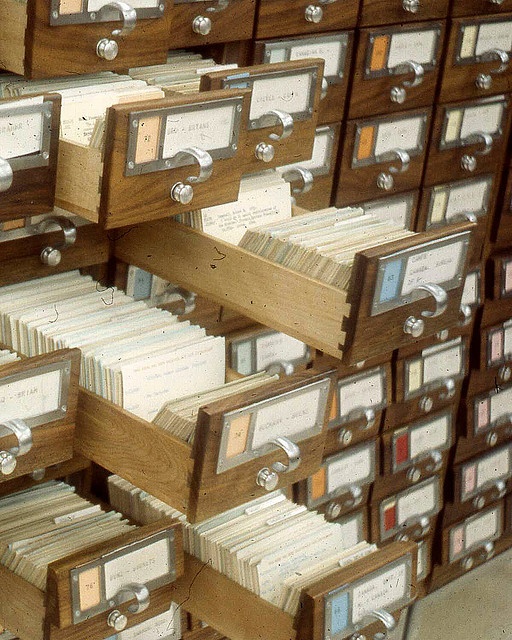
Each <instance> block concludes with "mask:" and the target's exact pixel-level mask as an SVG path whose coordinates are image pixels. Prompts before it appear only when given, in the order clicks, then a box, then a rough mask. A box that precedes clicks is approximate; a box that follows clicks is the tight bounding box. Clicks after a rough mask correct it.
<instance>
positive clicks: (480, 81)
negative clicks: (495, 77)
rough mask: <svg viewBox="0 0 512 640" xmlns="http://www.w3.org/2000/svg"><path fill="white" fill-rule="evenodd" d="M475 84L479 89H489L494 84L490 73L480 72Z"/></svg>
mask: <svg viewBox="0 0 512 640" xmlns="http://www.w3.org/2000/svg"><path fill="white" fill-rule="evenodd" d="M475 85H476V86H477V88H478V89H483V90H484V91H487V89H490V88H491V86H492V76H491V75H490V74H489V73H479V74H478V75H477V77H476V80H475Z"/></svg>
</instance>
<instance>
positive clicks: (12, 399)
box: [0, 370, 62, 422]
mask: <svg viewBox="0 0 512 640" xmlns="http://www.w3.org/2000/svg"><path fill="white" fill-rule="evenodd" d="M7 380H9V378H7ZM61 384H62V371H61V370H56V371H48V372H46V373H41V374H39V375H31V374H30V372H29V373H28V374H27V377H26V378H23V379H21V380H16V381H15V382H10V383H7V384H1V382H0V421H1V422H5V421H6V420H12V419H14V418H20V419H22V420H28V419H29V418H36V417H39V416H44V415H46V414H48V413H52V412H53V411H56V410H57V409H59V407H60V396H61Z"/></svg>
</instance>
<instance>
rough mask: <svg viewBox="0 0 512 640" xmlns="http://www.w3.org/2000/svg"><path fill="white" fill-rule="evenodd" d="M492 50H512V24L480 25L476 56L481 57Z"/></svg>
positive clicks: (493, 23) (494, 23)
mask: <svg viewBox="0 0 512 640" xmlns="http://www.w3.org/2000/svg"><path fill="white" fill-rule="evenodd" d="M492 49H501V50H502V51H507V52H509V51H511V50H512V22H510V21H509V22H491V23H489V24H481V25H480V29H479V30H478V40H477V43H476V49H475V55H476V56H479V55H481V54H482V53H485V52H486V51H490V50H492Z"/></svg>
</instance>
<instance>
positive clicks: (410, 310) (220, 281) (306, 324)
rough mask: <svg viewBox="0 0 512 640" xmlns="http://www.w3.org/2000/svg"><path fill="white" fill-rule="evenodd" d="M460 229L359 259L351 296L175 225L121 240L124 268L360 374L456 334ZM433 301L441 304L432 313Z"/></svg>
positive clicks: (465, 237)
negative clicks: (362, 366)
mask: <svg viewBox="0 0 512 640" xmlns="http://www.w3.org/2000/svg"><path fill="white" fill-rule="evenodd" d="M458 229H459V230H458V231H455V230H453V231H452V232H447V231H446V230H440V231H435V232H426V233H422V234H417V235H416V236H412V237H411V238H407V239H406V240H405V241H400V242H398V243H396V242H393V243H388V244H384V245H381V246H379V247H375V248H372V249H368V250H365V251H363V252H361V253H359V254H357V256H356V260H355V263H354V266H353V268H352V277H351V285H349V291H348V292H345V291H344V290H341V289H338V288H336V287H333V286H330V285H326V284H324V283H322V282H320V281H317V280H312V279H311V278H308V277H307V276H304V275H302V274H300V273H296V272H292V271H291V270H289V269H285V268H283V267H282V266H281V265H279V264H276V263H274V262H271V261H270V260H267V259H265V258H261V257H259V256H256V255H255V254H252V253H250V252H248V251H245V250H241V249H240V248H238V247H236V246H234V245H231V244H228V243H226V242H222V241H220V240H218V239H217V238H213V237H210V236H207V235H206V234H204V233H202V232H200V231H197V230H194V229H190V228H188V227H185V226H184V225H180V224H178V223H176V222H175V221H172V220H162V221H160V222H159V223H158V224H156V223H155V224H146V225H144V227H143V228H142V227H139V228H134V229H132V230H131V231H130V233H129V234H125V235H124V236H122V237H120V238H119V239H118V240H117V242H116V243H115V253H116V256H117V258H119V259H120V260H122V261H124V262H130V263H132V264H136V265H137V266H139V267H141V268H142V269H145V270H146V271H149V272H150V273H156V274H157V275H159V276H160V277H162V278H165V279H166V280H168V281H169V282H175V283H178V284H180V285H182V286H184V287H186V288H187V289H189V290H191V291H196V292H198V293H199V294H201V295H206V296H208V297H209V298H211V299H212V300H215V301H216V302H218V303H219V304H226V305H228V306H230V307H231V308H233V309H236V310H237V311H239V312H240V313H243V314H245V315H247V316H249V317H252V318H254V320H256V321H257V322H261V323H262V324H264V325H266V326H269V327H273V328H274V329H277V330H279V331H284V332H285V333H286V334H288V335H291V336H293V337H295V338H298V339H299V340H302V341H303V342H305V343H306V344H309V345H311V346H313V347H315V348H318V349H320V350H322V351H324V352H326V353H328V354H329V355H332V356H334V357H337V358H340V357H341V356H342V355H343V361H344V363H345V364H355V363H358V362H361V361H363V360H367V359H369V358H374V357H376V356H378V355H379V354H382V355H384V354H388V353H389V345H390V344H392V345H393V346H394V347H395V348H396V347H399V346H404V345H412V344H415V341H416V340H417V338H418V337H419V335H418V333H417V331H419V334H420V335H421V334H423V335H425V336H428V335H434V334H435V333H437V332H439V331H441V330H443V329H446V328H450V327H452V326H457V325H458V323H459V321H460V300H461V296H462V290H463V286H464V281H465V276H466V269H467V261H466V257H467V256H466V253H467V249H468V245H469V243H470V237H471V229H472V224H471V223H467V224H465V225H459V227H458ZM219 251H220V252H222V254H225V255H226V259H222V260H219V261H218V262H216V268H215V269H212V268H211V263H212V260H211V256H217V255H219V254H218V252H219ZM446 259H448V264H449V265H450V268H449V269H447V264H446ZM386 265H390V266H386ZM425 265H428V268H427V270H424V268H423V267H424V266H425ZM418 268H419V269H420V271H419V272H417V269H418ZM386 269H388V271H387V275H386V278H385V280H384V274H385V273H386ZM418 273H421V274H422V278H423V280H422V279H421V278H420V279H419V280H418V279H417V274H418ZM406 276H407V277H406ZM452 276H453V277H452ZM447 277H448V278H449V279H448V280H447ZM420 282H424V283H436V285H439V286H440V287H441V288H443V291H447V292H448V294H447V296H446V298H444V294H442V295H441V296H440V295H438V294H441V292H440V291H439V289H437V288H434V289H432V287H429V289H430V291H431V292H434V291H435V296H434V295H433V293H430V294H429V293H428V292H427V291H426V290H424V289H417V286H418V285H419V283H420ZM383 283H384V284H385V286H383ZM255 292H257V293H258V295H257V296H256V295H255ZM429 298H430V299H429ZM434 298H437V300H438V301H439V302H436V303H435V304H434V305H433V303H432V300H434ZM443 300H444V301H443ZM431 309H434V312H435V313H434V315H432V314H430V313H429V312H430V310H431ZM410 318H412V320H411V319H410ZM416 321H418V322H416ZM411 324H414V327H411ZM413 329H414V331H413ZM416 330H417V331H416ZM411 331H413V332H414V334H415V335H416V337H414V336H413V334H412V333H411ZM369 336H371V339H368V337H369Z"/></svg>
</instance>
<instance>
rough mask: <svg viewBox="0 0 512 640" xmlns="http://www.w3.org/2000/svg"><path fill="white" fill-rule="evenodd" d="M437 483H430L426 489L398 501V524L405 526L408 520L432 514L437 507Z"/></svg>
mask: <svg viewBox="0 0 512 640" xmlns="http://www.w3.org/2000/svg"><path fill="white" fill-rule="evenodd" d="M435 487H436V482H435V481H433V482H429V483H428V484H427V485H425V486H424V487H421V488H419V489H416V490H415V491H411V492H410V493H408V494H406V495H405V496H402V497H401V498H399V499H398V522H399V524H404V523H405V522H407V521H408V520H410V519H412V518H415V517H416V516H418V517H419V516H421V515H423V514H426V513H430V512H431V511H433V510H434V509H435V507H436V492H435Z"/></svg>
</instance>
